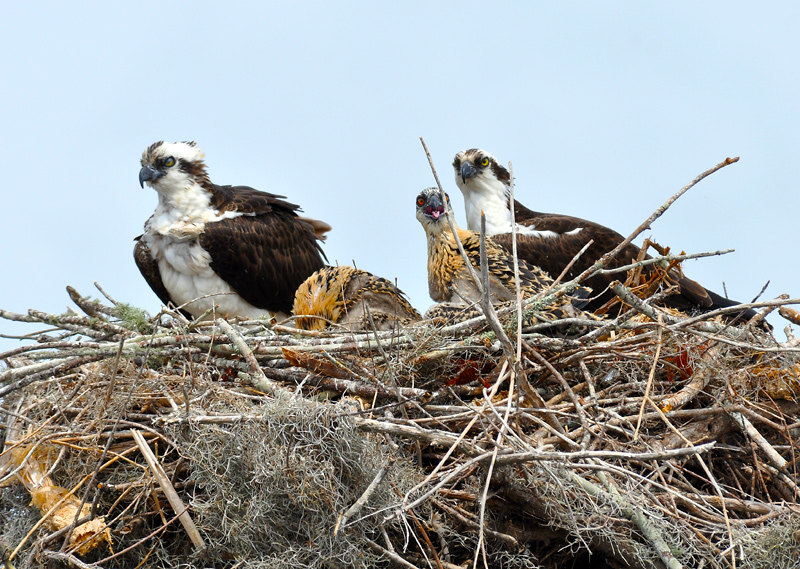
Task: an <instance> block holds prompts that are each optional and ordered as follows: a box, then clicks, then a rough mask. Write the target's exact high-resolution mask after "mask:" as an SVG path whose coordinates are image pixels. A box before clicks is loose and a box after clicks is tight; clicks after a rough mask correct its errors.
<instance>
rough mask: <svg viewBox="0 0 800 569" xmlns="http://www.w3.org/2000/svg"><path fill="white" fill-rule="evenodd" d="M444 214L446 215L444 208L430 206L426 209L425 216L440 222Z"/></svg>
mask: <svg viewBox="0 0 800 569" xmlns="http://www.w3.org/2000/svg"><path fill="white" fill-rule="evenodd" d="M442 214H444V206H441V205H440V206H437V207H433V206H428V207H426V208H425V215H427V216H428V217H430V218H431V219H432V220H434V221H439V218H441V216H442Z"/></svg>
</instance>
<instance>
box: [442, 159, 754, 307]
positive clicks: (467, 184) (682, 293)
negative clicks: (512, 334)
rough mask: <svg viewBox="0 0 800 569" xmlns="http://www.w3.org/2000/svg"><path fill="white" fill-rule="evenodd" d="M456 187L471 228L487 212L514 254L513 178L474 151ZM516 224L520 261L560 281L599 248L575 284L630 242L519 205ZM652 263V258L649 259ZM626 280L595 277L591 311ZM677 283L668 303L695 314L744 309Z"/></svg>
mask: <svg viewBox="0 0 800 569" xmlns="http://www.w3.org/2000/svg"><path fill="white" fill-rule="evenodd" d="M453 169H454V171H455V177H456V184H457V185H458V187H459V189H460V190H461V193H462V194H463V195H464V205H465V208H466V212H467V225H468V227H469V228H470V229H472V230H479V229H480V223H481V212H484V213H485V215H486V233H487V234H488V235H492V236H493V240H494V241H495V242H496V243H497V244H499V245H501V246H503V247H504V248H506V249H507V250H508V251H510V250H511V206H512V204H511V190H510V182H511V176H510V175H509V172H508V170H506V169H505V168H504V167H503V166H502V165H501V164H500V163H499V162H498V161H497V159H496V158H495V157H494V156H492V155H491V154H489V153H488V152H486V151H484V150H480V149H477V148H472V149H470V150H462V151H461V152H459V153H458V154H456V156H455V160H454V161H453ZM513 207H514V220H515V221H516V223H517V231H518V234H517V252H518V256H519V258H520V259H524V260H526V261H528V262H529V263H532V264H535V265H537V266H539V267H541V268H542V269H543V270H545V271H547V272H548V273H549V274H550V275H553V276H558V275H560V274H561V272H562V271H563V270H564V268H565V267H566V266H567V265H568V264H569V263H570V261H572V259H573V258H574V257H575V255H577V254H578V252H579V251H580V250H581V249H582V248H583V247H584V245H586V244H587V243H588V242H589V241H590V240H592V241H593V244H592V245H591V246H590V247H589V248H588V249H587V250H586V252H584V253H583V255H581V257H580V258H579V259H578V260H577V261H576V262H575V263H574V264H573V265H572V268H571V269H570V270H569V271H568V272H567V274H566V279H567V280H569V279H572V278H574V277H576V276H577V275H579V274H580V273H582V272H583V271H584V270H586V269H587V268H589V267H590V266H591V265H592V264H594V262H595V261H597V259H599V258H600V257H601V256H602V255H603V254H605V253H607V252H609V251H611V250H612V249H614V248H615V247H616V246H617V245H618V244H619V243H621V242H622V241H624V237H622V235H620V234H619V233H617V232H616V231H614V230H613V229H609V228H608V227H605V226H603V225H600V224H599V223H594V222H593V221H587V220H585V219H579V218H577V217H571V216H568V215H559V214H553V213H540V212H538V211H532V210H530V209H528V208H527V207H525V206H524V205H522V204H521V203H519V202H518V201H516V200H514V203H513ZM638 255H639V247H637V246H635V245H632V244H631V245H628V246H627V247H625V248H624V249H623V250H622V251H620V252H619V253H618V254H617V256H616V257H615V258H614V259H613V260H612V261H611V262H610V263H609V266H608V267H607V268H617V267H621V266H624V265H628V264H630V263H632V262H634V261H635V260H636V259H637V257H638ZM648 258H649V256H648ZM653 270H654V269H653V267H652V265H649V266H647V267H644V268H643V271H644V272H645V274H649V273H650V272H652V271H653ZM619 278H621V275H594V276H592V277H590V278H588V279H587V280H586V281H585V282H584V284H586V285H587V286H589V287H591V288H592V290H593V291H594V292H595V294H596V295H597V296H596V297H595V298H593V300H592V301H591V302H590V303H589V305H588V308H589V309H592V310H595V309H597V308H599V307H601V306H602V305H603V304H605V303H606V302H607V301H608V300H610V299H611V298H614V293H613V292H611V291H610V290H609V289H608V285H609V284H610V283H611V282H612V281H614V280H616V279H619ZM669 279H670V281H671V282H672V283H673V284H677V286H678V290H679V293H678V294H675V295H672V296H671V297H670V298H669V299H667V301H666V304H667V305H668V306H672V307H674V308H678V309H681V310H689V311H696V310H702V311H710V310H715V309H717V308H723V307H727V306H735V305H737V304H739V303H738V302H736V301H733V300H729V299H727V298H724V297H722V296H720V295H718V294H716V293H715V292H712V291H710V290H708V289H706V288H704V287H703V286H701V285H700V284H699V283H697V282H696V281H693V280H691V279H689V278H687V277H685V276H683V275H682V274H680V273H679V272H678V271H673V272H672V273H671V274H670V275H669ZM755 314H756V313H755V311H754V310H746V311H743V314H742V317H743V318H744V319H745V321H746V320H749V319H750V318H752V317H753V316H755Z"/></svg>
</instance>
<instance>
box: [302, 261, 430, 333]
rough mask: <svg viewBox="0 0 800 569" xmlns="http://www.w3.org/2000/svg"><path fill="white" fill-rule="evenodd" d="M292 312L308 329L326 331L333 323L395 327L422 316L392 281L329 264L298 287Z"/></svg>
mask: <svg viewBox="0 0 800 569" xmlns="http://www.w3.org/2000/svg"><path fill="white" fill-rule="evenodd" d="M292 313H293V314H294V315H295V316H296V317H297V318H296V319H295V326H297V327H298V328H302V329H304V330H324V329H325V328H327V327H328V325H329V323H333V324H338V325H339V326H341V327H343V328H347V329H350V330H372V326H373V325H374V326H375V329H376V330H392V329H394V328H396V327H397V326H398V325H403V324H408V323H409V322H413V321H415V320H419V319H420V318H421V317H420V314H419V312H417V311H416V310H415V309H414V307H413V306H411V304H410V303H409V302H408V299H407V298H406V295H405V294H404V293H403V291H401V290H400V289H399V288H397V287H396V286H394V284H392V283H391V282H390V281H389V280H387V279H385V278H383V277H377V276H375V275H373V274H372V273H368V272H367V271H362V270H361V269H356V268H355V267H349V266H338V267H325V268H322V269H320V270H318V271H317V272H316V273H314V274H313V275H311V276H310V277H308V279H306V281H305V282H304V283H303V284H301V285H300V288H298V289H297V293H296V294H295V297H294V307H293V308H292Z"/></svg>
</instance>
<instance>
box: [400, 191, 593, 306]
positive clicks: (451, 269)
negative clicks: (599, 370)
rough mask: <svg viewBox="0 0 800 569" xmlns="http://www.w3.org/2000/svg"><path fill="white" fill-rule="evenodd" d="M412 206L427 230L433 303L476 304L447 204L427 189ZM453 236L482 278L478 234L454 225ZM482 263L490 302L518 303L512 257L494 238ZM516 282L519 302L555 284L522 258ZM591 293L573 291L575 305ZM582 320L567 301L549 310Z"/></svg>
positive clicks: (429, 285) (471, 282) (429, 282)
mask: <svg viewBox="0 0 800 569" xmlns="http://www.w3.org/2000/svg"><path fill="white" fill-rule="evenodd" d="M416 206H417V210H416V213H417V219H418V220H419V222H420V223H421V224H422V227H423V228H424V229H425V235H426V237H427V241H428V290H429V292H430V295H431V298H432V299H433V300H435V301H436V302H439V303H448V304H449V305H459V304H461V305H463V304H471V303H477V302H479V301H480V293H479V291H478V288H477V287H476V286H475V283H474V281H473V280H472V278H471V276H470V273H469V269H468V268H467V265H466V262H465V260H464V258H463V257H462V256H461V253H460V252H459V250H458V245H457V244H456V240H455V237H454V236H453V232H452V230H451V229H450V224H449V223H448V222H447V220H446V219H445V213H446V211H447V209H448V206H449V204H445V203H443V202H442V200H441V197H440V193H439V190H438V189H437V188H427V189H425V190H423V191H422V193H420V194H419V195H418V196H417V198H416ZM456 231H457V233H458V238H459V239H460V240H461V244H462V245H463V247H464V251H465V252H466V254H467V257H468V258H469V261H470V263H471V265H472V267H473V268H474V269H475V270H476V271H478V272H479V273H480V234H479V233H477V232H475V231H467V230H464V229H460V228H458V227H457V226H456ZM486 260H487V272H488V274H489V289H490V290H489V298H490V300H491V301H492V302H493V303H498V302H505V301H509V300H513V299H514V298H516V285H515V279H514V259H513V257H512V256H511V254H509V253H508V252H507V251H506V250H505V249H503V248H502V247H500V246H499V245H498V244H496V243H495V242H494V240H493V238H487V239H486ZM519 278H520V289H521V292H522V295H523V297H528V296H532V295H534V294H537V293H539V292H541V291H543V290H545V289H547V288H549V287H550V285H551V284H552V283H553V279H551V278H550V276H549V275H548V274H547V273H545V272H544V271H543V270H542V269H540V268H539V267H537V266H535V265H531V264H530V263H527V262H525V261H523V260H521V259H520V260H519ZM589 292H590V291H589V290H588V289H584V288H581V289H579V290H577V291H575V292H574V293H573V294H575V295H576V297H578V298H577V299H576V301H575V304H577V305H579V306H580V304H582V302H581V301H580V297H582V296H585V295H588V294H589ZM580 315H581V313H580V311H579V310H577V308H575V307H574V306H573V305H572V304H571V302H570V300H569V299H566V298H564V299H562V300H561V301H560V304H559V305H558V306H557V307H556V308H555V309H553V316H554V317H556V318H566V317H577V316H580Z"/></svg>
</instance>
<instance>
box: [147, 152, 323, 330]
mask: <svg viewBox="0 0 800 569" xmlns="http://www.w3.org/2000/svg"><path fill="white" fill-rule="evenodd" d="M204 156H205V155H204V154H203V152H202V151H201V150H200V148H199V147H198V146H197V145H196V144H195V143H194V142H176V143H173V144H169V143H166V142H156V143H155V144H153V145H151V146H150V147H149V148H147V149H146V150H145V151H144V153H143V154H142V162H141V163H142V169H141V170H140V171H139V184H140V185H141V186H142V187H144V184H145V183H147V185H149V186H150V187H151V188H153V189H154V190H155V191H156V192H157V193H158V206H157V207H156V210H155V212H154V213H153V215H152V216H151V217H150V219H148V220H147V222H146V223H145V225H144V234H143V235H140V236H139V237H137V238H136V246H135V247H134V250H133V254H134V258H135V259H136V265H137V266H138V267H139V270H140V271H141V273H142V275H143V276H144V278H145V280H146V281H147V283H148V284H149V285H150V288H152V289H153V292H155V293H156V295H157V296H158V298H160V299H161V301H162V302H163V303H164V304H168V303H172V304H174V305H175V306H179V307H182V310H183V311H185V313H188V315H191V316H193V317H195V318H197V317H199V316H201V315H204V314H206V313H208V311H209V310H212V309H213V310H214V312H215V314H216V316H224V317H232V316H237V317H242V318H257V317H260V316H265V315H270V314H271V315H274V316H277V317H282V316H285V315H287V314H289V312H290V311H291V308H292V301H293V299H294V294H295V291H296V290H297V287H298V286H300V284H301V283H302V282H303V281H304V280H305V279H306V278H308V277H309V276H310V275H311V274H312V273H313V272H314V271H316V270H317V269H320V268H322V267H323V266H324V263H323V256H324V253H323V252H322V249H321V248H320V246H319V243H318V240H323V239H324V234H325V232H327V231H329V230H330V226H329V225H328V224H327V223H324V222H321V221H317V220H314V219H308V218H304V217H299V216H298V215H297V211H298V210H299V208H298V206H296V205H294V204H291V203H289V202H287V201H284V200H283V199H282V198H284V197H285V196H278V195H274V194H269V193H266V192H260V191H258V190H254V189H253V188H249V187H247V186H218V185H216V184H214V183H212V182H211V180H209V178H208V174H207V172H206V165H205V163H204V162H203V158H204Z"/></svg>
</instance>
